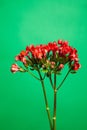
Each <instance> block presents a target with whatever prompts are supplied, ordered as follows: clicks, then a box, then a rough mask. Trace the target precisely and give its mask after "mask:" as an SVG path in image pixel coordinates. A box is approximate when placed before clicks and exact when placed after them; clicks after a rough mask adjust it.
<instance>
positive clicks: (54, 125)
mask: <svg viewBox="0 0 87 130" xmlns="http://www.w3.org/2000/svg"><path fill="white" fill-rule="evenodd" d="M56 93H57V90H56V74H55V73H54V113H53V130H56V105H57V104H56V99H57V98H56V96H57V94H56Z"/></svg>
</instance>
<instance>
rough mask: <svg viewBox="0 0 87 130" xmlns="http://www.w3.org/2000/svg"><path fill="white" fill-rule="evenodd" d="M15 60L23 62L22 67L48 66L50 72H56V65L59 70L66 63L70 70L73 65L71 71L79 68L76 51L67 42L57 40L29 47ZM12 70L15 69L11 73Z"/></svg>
mask: <svg viewBox="0 0 87 130" xmlns="http://www.w3.org/2000/svg"><path fill="white" fill-rule="evenodd" d="M50 52H52V53H50ZM28 59H29V62H28ZM15 60H16V61H18V60H19V61H21V62H23V64H24V65H26V64H27V66H28V65H31V66H32V65H34V64H35V65H36V64H37V63H38V64H40V65H39V66H42V68H44V66H49V69H50V70H51V69H54V70H56V67H57V66H58V64H59V66H58V69H59V70H61V69H62V68H64V65H65V64H66V63H68V62H69V67H71V68H72V63H73V70H78V69H79V68H80V64H79V60H78V54H77V50H76V49H75V48H73V47H71V46H69V43H68V41H63V40H58V43H57V42H55V41H54V42H49V43H48V44H47V45H46V44H40V45H36V46H34V45H29V46H27V47H26V50H25V51H24V50H23V51H21V52H20V54H19V55H17V56H16V57H15ZM36 62H37V63H36ZM28 63H29V64H28ZM16 67H17V66H16ZM14 68H15V67H14V65H13V69H12V71H13V72H14ZM15 72H16V71H15Z"/></svg>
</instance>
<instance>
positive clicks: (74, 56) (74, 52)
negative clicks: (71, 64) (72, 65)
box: [69, 48, 78, 61]
mask: <svg viewBox="0 0 87 130" xmlns="http://www.w3.org/2000/svg"><path fill="white" fill-rule="evenodd" d="M69 58H70V60H71V61H78V55H77V50H76V49H75V48H74V49H72V50H71V53H70V55H69Z"/></svg>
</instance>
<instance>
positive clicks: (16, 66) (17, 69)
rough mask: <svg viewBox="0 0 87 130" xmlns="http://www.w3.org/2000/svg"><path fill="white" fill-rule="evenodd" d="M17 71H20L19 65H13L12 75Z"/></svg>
mask: <svg viewBox="0 0 87 130" xmlns="http://www.w3.org/2000/svg"><path fill="white" fill-rule="evenodd" d="M17 71H19V66H18V65H17V64H13V65H12V66H11V72H12V73H15V72H17Z"/></svg>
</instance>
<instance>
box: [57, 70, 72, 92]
mask: <svg viewBox="0 0 87 130" xmlns="http://www.w3.org/2000/svg"><path fill="white" fill-rule="evenodd" d="M70 71H71V69H70V70H69V71H68V72H67V74H66V75H65V77H64V79H63V80H62V82H61V83H60V85H59V86H58V88H57V90H59V88H60V87H61V86H62V84H63V83H64V81H65V80H66V78H67V76H68V75H69V73H70Z"/></svg>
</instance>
